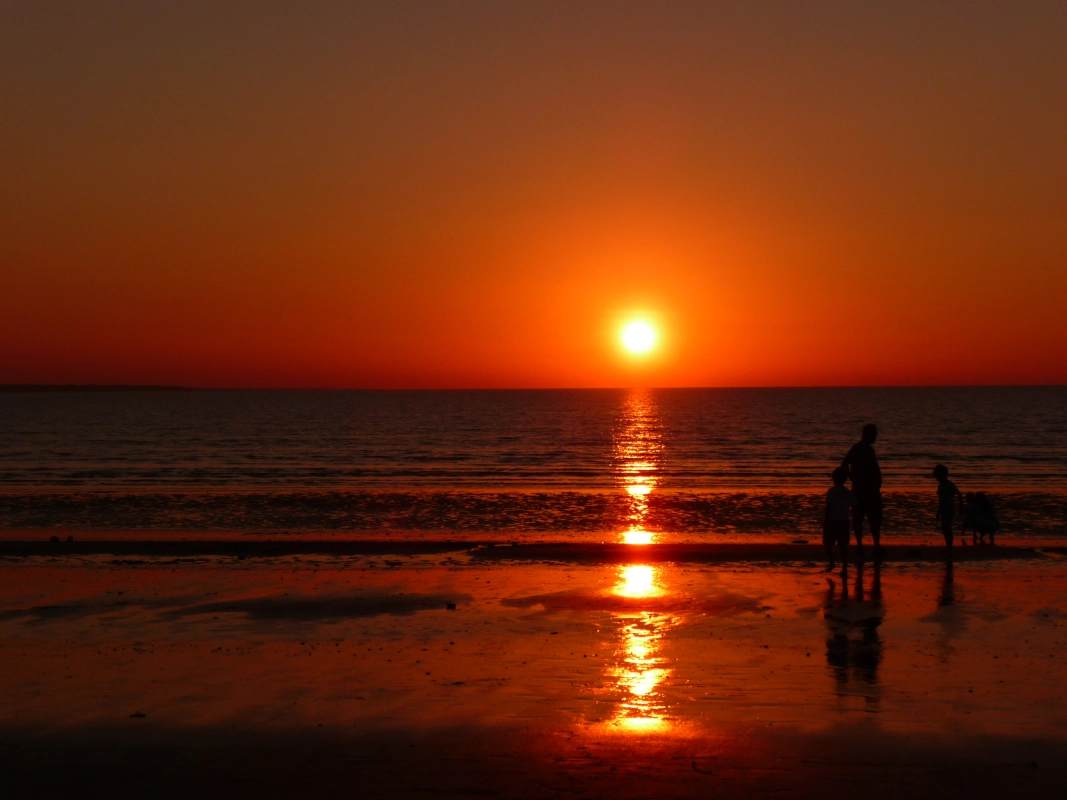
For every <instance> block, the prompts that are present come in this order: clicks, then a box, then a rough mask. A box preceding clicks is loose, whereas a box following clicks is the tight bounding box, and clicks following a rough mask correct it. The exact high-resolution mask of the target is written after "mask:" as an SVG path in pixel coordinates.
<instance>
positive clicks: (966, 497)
mask: <svg viewBox="0 0 1067 800" xmlns="http://www.w3.org/2000/svg"><path fill="white" fill-rule="evenodd" d="M963 499H964V501H965V502H968V503H973V502H974V492H967V494H965V495H964V496H963Z"/></svg>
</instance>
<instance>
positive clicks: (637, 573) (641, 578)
mask: <svg viewBox="0 0 1067 800" xmlns="http://www.w3.org/2000/svg"><path fill="white" fill-rule="evenodd" d="M657 573H658V570H657V569H656V568H655V567H648V566H645V565H643V564H631V565H629V566H625V567H623V568H622V571H621V572H620V574H619V583H618V584H617V585H616V586H615V594H617V595H619V597H655V596H656V595H659V594H662V593H663V590H662V589H660V588H659V587H658V586H656V576H657Z"/></svg>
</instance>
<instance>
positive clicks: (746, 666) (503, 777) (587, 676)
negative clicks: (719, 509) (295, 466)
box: [0, 534, 1067, 797]
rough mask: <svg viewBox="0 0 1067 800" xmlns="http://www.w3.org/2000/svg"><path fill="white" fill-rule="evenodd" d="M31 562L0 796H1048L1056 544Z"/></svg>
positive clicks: (10, 623) (1057, 600) (125, 546)
mask: <svg viewBox="0 0 1067 800" xmlns="http://www.w3.org/2000/svg"><path fill="white" fill-rule="evenodd" d="M26 538H27V537H25V536H23V537H22V539H23V542H22V543H21V544H20V543H19V542H18V541H17V539H18V537H13V536H12V535H10V534H9V535H7V536H6V537H5V538H4V541H3V542H2V543H0V586H2V587H3V588H2V590H0V607H2V608H3V613H2V617H0V642H2V647H3V655H2V657H0V663H2V664H3V665H4V666H3V670H4V685H5V687H6V689H7V691H6V692H5V693H4V695H3V697H2V698H0V742H2V744H0V748H2V749H0V753H2V754H3V755H2V765H3V769H4V774H5V776H6V780H7V781H8V783H9V785H10V786H12V787H14V788H15V789H16V793H17V794H19V795H20V796H26V795H40V794H47V793H50V792H52V793H75V792H77V793H81V794H93V793H94V792H95V793H98V794H101V795H103V794H111V795H114V794H116V793H117V794H134V793H138V794H139V793H148V792H151V793H153V794H157V795H164V796H166V795H175V796H176V795H179V794H187V793H190V792H196V793H199V794H207V795H221V794H232V793H233V792H251V791H255V792H256V793H257V794H261V795H265V796H292V795H293V794H300V793H303V792H315V793H319V794H327V795H341V794H351V793H353V792H357V793H359V794H362V795H363V796H381V797H385V796H410V797H424V796H427V795H430V796H432V795H435V794H439V795H444V796H481V795H485V796H501V797H513V796H514V797H556V796H617V797H650V796H657V797H674V796H678V797H681V796H692V795H695V794H707V793H713V794H724V795H727V796H749V795H751V794H755V793H763V792H773V793H775V794H781V795H783V796H796V797H807V796H815V795H817V794H819V795H821V794H824V793H826V792H827V791H840V790H845V791H862V792H863V793H865V794H867V795H870V796H874V797H881V796H885V797H888V796H898V795H899V794H900V793H901V792H904V791H907V792H908V793H910V794H913V795H917V796H931V797H932V796H935V795H936V796H944V795H946V794H948V795H962V794H964V793H969V794H977V795H978V796H982V795H983V794H984V795H987V796H988V795H992V794H1000V795H1003V794H1005V793H1009V792H1010V793H1015V792H1020V793H1026V794H1028V795H1031V796H1038V797H1040V796H1049V797H1051V796H1061V795H1062V791H1063V788H1064V786H1065V785H1067V758H1065V756H1067V703H1065V702H1064V699H1063V695H1064V691H1063V682H1062V674H1063V673H1062V667H1061V664H1062V663H1063V657H1064V655H1065V654H1067V581H1065V580H1064V579H1065V578H1067V563H1065V562H1064V560H1063V550H1062V549H1061V548H1057V547H1055V546H1052V545H1049V546H1047V547H1037V548H1030V547H1018V548H1010V547H1003V548H1002V547H997V548H957V549H958V550H959V551H966V552H960V553H959V558H957V560H956V563H954V564H953V566H952V567H951V568H949V567H948V566H947V564H946V562H945V560H944V558H943V555H942V554H941V553H940V552H939V550H938V548H936V547H934V546H932V545H928V546H925V547H922V548H913V547H910V546H909V547H906V548H905V547H897V548H891V549H890V552H889V553H888V554H887V558H886V560H885V563H884V564H882V565H880V566H878V567H876V566H875V565H874V564H872V563H870V562H867V563H865V564H863V565H857V564H852V565H850V566H849V568H848V570H847V574H846V575H842V573H841V571H840V569H837V570H834V571H833V572H829V573H828V572H826V571H825V567H824V565H823V563H822V562H821V560H820V551H821V548H820V547H816V546H814V545H807V546H805V545H791V544H789V543H787V542H783V543H777V544H776V543H765V544H763V545H758V544H757V545H752V544H750V545H732V546H731V545H718V546H716V545H710V546H706V547H703V548H701V547H699V546H695V545H689V546H685V547H680V546H679V547H671V546H669V545H667V546H658V545H648V546H643V547H642V546H621V547H620V546H616V545H608V546H603V547H597V546H595V545H586V546H584V547H583V546H575V545H565V544H564V545H552V544H541V545H530V546H521V545H520V546H515V547H504V546H486V545H485V544H479V543H477V542H464V541H456V542H438V543H436V544H432V543H425V542H421V543H420V542H414V543H410V544H407V545H404V544H402V543H401V544H400V545H398V544H397V543H396V542H391V541H385V540H382V539H379V540H376V541H368V540H364V541H359V542H351V541H350V542H348V543H345V542H338V541H336V540H333V541H330V540H326V541H322V542H315V541H308V540H305V541H302V542H298V543H292V542H291V541H290V542H288V543H286V542H281V543H276V544H272V543H263V542H251V543H248V542H244V543H242V542H241V541H240V540H237V541H233V540H231V541H229V542H226V541H224V538H225V537H219V538H218V539H216V540H209V541H201V542H199V543H197V542H195V541H193V540H188V539H186V540H185V541H184V542H178V543H175V542H170V543H168V542H160V541H158V540H159V539H160V538H163V537H156V539H155V540H152V539H145V538H142V537H136V536H132V535H131V536H128V537H126V538H125V540H118V541H113V542H109V541H108V540H107V539H106V538H100V537H98V539H97V541H95V542H88V541H86V542H81V543H79V541H78V538H77V537H76V539H75V541H74V542H73V543H70V544H68V543H66V542H65V541H64V542H60V543H59V544H58V545H57V544H54V543H51V542H48V541H46V540H45V541H40V540H38V541H33V542H26V541H25V539H26ZM245 538H246V539H247V538H248V537H245ZM290 538H292V537H290ZM490 544H492V543H490ZM272 546H274V547H283V546H284V547H286V548H287V549H286V550H284V551H281V552H274V553H271V552H270V550H269V548H270V547H272ZM49 548H51V550H50V551H49ZM916 550H918V554H916V552H915V551H916ZM909 551H910V554H909ZM57 763H60V764H62V765H63V769H62V770H56V769H54V768H53V765H55V764H57Z"/></svg>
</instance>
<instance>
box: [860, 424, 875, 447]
mask: <svg viewBox="0 0 1067 800" xmlns="http://www.w3.org/2000/svg"><path fill="white" fill-rule="evenodd" d="M877 438H878V426H877V425H875V424H874V423H873V422H871V423H868V424H867V425H864V426H863V442H864V444H874V441H875V439H877Z"/></svg>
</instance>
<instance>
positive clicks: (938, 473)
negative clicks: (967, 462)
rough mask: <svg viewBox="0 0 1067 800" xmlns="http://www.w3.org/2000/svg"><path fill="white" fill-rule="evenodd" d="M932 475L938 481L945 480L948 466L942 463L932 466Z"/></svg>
mask: <svg viewBox="0 0 1067 800" xmlns="http://www.w3.org/2000/svg"><path fill="white" fill-rule="evenodd" d="M934 477H935V478H937V479H938V480H939V481H943V480H946V479H947V478H948V467H946V466H945V465H944V464H938V465H937V466H936V467H934Z"/></svg>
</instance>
